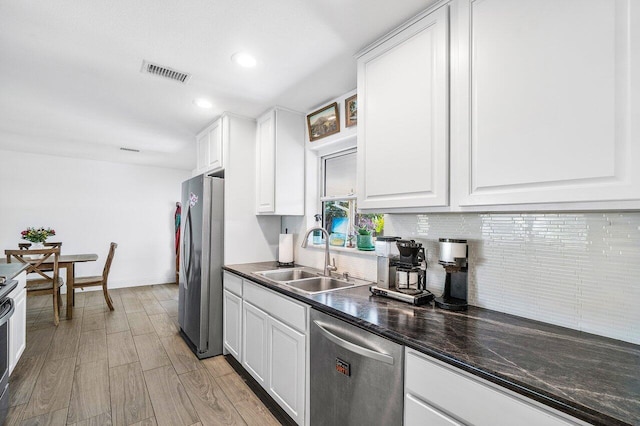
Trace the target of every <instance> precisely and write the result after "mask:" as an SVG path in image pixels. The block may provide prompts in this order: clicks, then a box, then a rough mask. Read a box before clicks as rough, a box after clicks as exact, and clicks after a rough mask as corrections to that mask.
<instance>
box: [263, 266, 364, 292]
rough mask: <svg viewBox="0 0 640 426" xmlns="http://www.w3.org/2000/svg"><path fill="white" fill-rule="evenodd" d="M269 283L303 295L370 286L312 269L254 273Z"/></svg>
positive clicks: (354, 279) (358, 280) (353, 279)
mask: <svg viewBox="0 0 640 426" xmlns="http://www.w3.org/2000/svg"><path fill="white" fill-rule="evenodd" d="M254 274H256V275H259V276H261V277H264V278H266V279H268V280H270V281H273V282H276V283H278V284H282V285H285V286H287V287H289V288H290V289H291V290H293V291H298V292H300V293H304V294H316V293H324V292H327V291H333V290H340V289H342V288H351V287H358V286H361V285H372V284H373V283H372V282H369V281H365V280H361V279H359V278H353V277H349V278H335V277H325V276H323V275H322V273H321V272H320V271H317V270H315V269H312V268H307V267H304V268H296V269H274V270H270V271H261V272H254Z"/></svg>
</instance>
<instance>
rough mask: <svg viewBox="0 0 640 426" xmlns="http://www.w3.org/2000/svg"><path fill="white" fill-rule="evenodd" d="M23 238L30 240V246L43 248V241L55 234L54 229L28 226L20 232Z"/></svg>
mask: <svg viewBox="0 0 640 426" xmlns="http://www.w3.org/2000/svg"><path fill="white" fill-rule="evenodd" d="M20 235H22V239H23V240H27V241H30V242H31V243H32V245H31V248H32V249H35V248H43V247H44V246H43V243H44V242H45V241H47V238H49V237H51V236H53V235H56V231H55V230H53V229H51V228H42V227H40V228H33V227H29V228H27V229H25V230H24V231H22V232H21V233H20Z"/></svg>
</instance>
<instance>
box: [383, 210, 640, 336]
mask: <svg viewBox="0 0 640 426" xmlns="http://www.w3.org/2000/svg"><path fill="white" fill-rule="evenodd" d="M385 234H386V235H398V236H402V237H404V238H411V239H415V240H417V241H420V242H422V243H423V244H424V245H425V247H426V248H427V260H428V263H429V267H428V269H427V271H428V276H427V286H428V288H429V289H430V290H432V291H433V292H434V293H435V294H440V293H441V292H442V289H443V286H444V276H445V274H444V269H443V268H442V267H441V266H440V265H438V255H439V247H438V239H439V238H465V239H467V240H468V241H469V301H470V303H471V304H472V305H475V306H481V307H484V308H488V309H493V310H496V311H501V312H506V313H510V314H514V315H518V316H522V317H527V318H531V319H534V320H539V321H544V322H549V323H552V324H557V325H560V326H564V327H570V328H574V329H577V330H582V331H586V332H589V333H595V334H600V335H604V336H608V337H612V338H615V339H620V340H625V341H628V342H632V343H637V344H640V306H639V304H640V213H638V212H606V213H500V214H498V213H490V214H478V213H463V214H452V213H448V214H417V215H416V214H394V215H387V218H386V221H385Z"/></svg>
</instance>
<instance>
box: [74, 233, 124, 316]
mask: <svg viewBox="0 0 640 426" xmlns="http://www.w3.org/2000/svg"><path fill="white" fill-rule="evenodd" d="M117 247H118V244H116V243H111V246H110V247H109V255H108V256H107V261H106V262H105V263H104V269H103V270H102V275H98V276H94V277H76V278H74V280H73V291H74V292H75V289H76V288H82V289H84V288H85V287H94V286H99V285H101V286H102V292H103V293H104V300H105V301H106V302H107V306H109V310H111V311H113V309H114V308H113V300H111V296H109V291H108V290H107V279H108V278H109V270H110V269H111V262H112V261H113V256H114V255H115V253H116V248H117Z"/></svg>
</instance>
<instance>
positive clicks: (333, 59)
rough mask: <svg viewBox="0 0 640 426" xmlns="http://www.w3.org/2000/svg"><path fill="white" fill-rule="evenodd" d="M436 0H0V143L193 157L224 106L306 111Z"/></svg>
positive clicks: (251, 111) (80, 154) (160, 162)
mask: <svg viewBox="0 0 640 426" xmlns="http://www.w3.org/2000/svg"><path fill="white" fill-rule="evenodd" d="M435 1H436V0H402V1H397V2H390V1H387V0H313V1H311V0H272V1H264V0H226V1H223V0H192V1H177V0H174V1H166V0H136V1H131V0H113V1H108V2H107V1H96V0H85V1H75V0H74V1H70V0H60V1H50V0H24V1H11V0H0V149H5V150H13V151H25V152H37V153H44V154H54V155H63V156H71V157H77V158H91V159H99V160H106V161H118V162H128V163H136V164H147V165H152V166H161V167H172V168H180V169H192V168H194V167H195V135H196V134H197V133H198V132H199V131H200V130H202V129H203V128H204V127H206V125H207V124H208V123H210V122H211V121H212V120H213V119H215V118H216V117H217V116H219V115H220V114H221V113H222V112H224V111H230V112H234V113H236V114H241V115H244V116H248V117H256V116H258V115H259V114H260V113H262V112H263V111H265V110H266V109H268V108H269V107H271V106H273V105H281V106H285V107H288V108H292V109H295V110H298V111H302V112H308V111H310V110H312V109H313V108H315V107H317V106H319V105H320V104H322V103H323V102H325V101H328V100H330V99H332V98H335V97H337V96H339V95H341V94H343V93H345V92H347V91H349V90H352V89H354V88H355V86H356V67H355V59H354V57H353V55H354V54H355V53H356V52H357V51H358V50H360V49H362V48H363V47H365V46H366V45H367V44H369V43H371V42H373V41H374V40H375V39H377V38H378V37H380V36H382V35H383V34H385V33H386V32H388V31H390V30H392V29H393V28H395V27H396V26H398V25H400V24H401V23H402V22H404V21H406V20H407V19H409V18H410V17H412V16H413V15H415V14H417V13H418V12H420V11H421V10H424V9H426V8H427V7H428V6H429V5H431V4H433V3H435ZM238 51H246V52H249V53H251V54H253V55H254V56H255V57H256V58H257V60H258V64H257V66H256V67H255V68H252V69H243V68H240V67H238V66H237V65H236V64H234V63H233V62H232V61H231V59H230V58H231V55H232V54H234V53H236V52H238ZM143 60H148V61H151V62H155V63H157V64H160V65H163V66H167V67H171V68H174V69H177V70H179V71H184V72H187V73H190V74H191V75H192V77H191V79H190V80H189V81H188V83H187V84H186V85H183V84H180V83H178V82H174V81H171V80H166V79H163V78H160V77H157V76H153V75H148V74H143V73H141V72H140V70H141V65H142V61H143ZM196 98H206V99H208V100H210V101H211V102H212V103H213V108H211V109H201V108H199V107H197V106H196V105H194V103H193V101H194V99H196ZM120 147H127V148H133V149H138V150H140V152H139V153H134V152H126V151H122V150H120V149H119V148H120Z"/></svg>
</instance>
